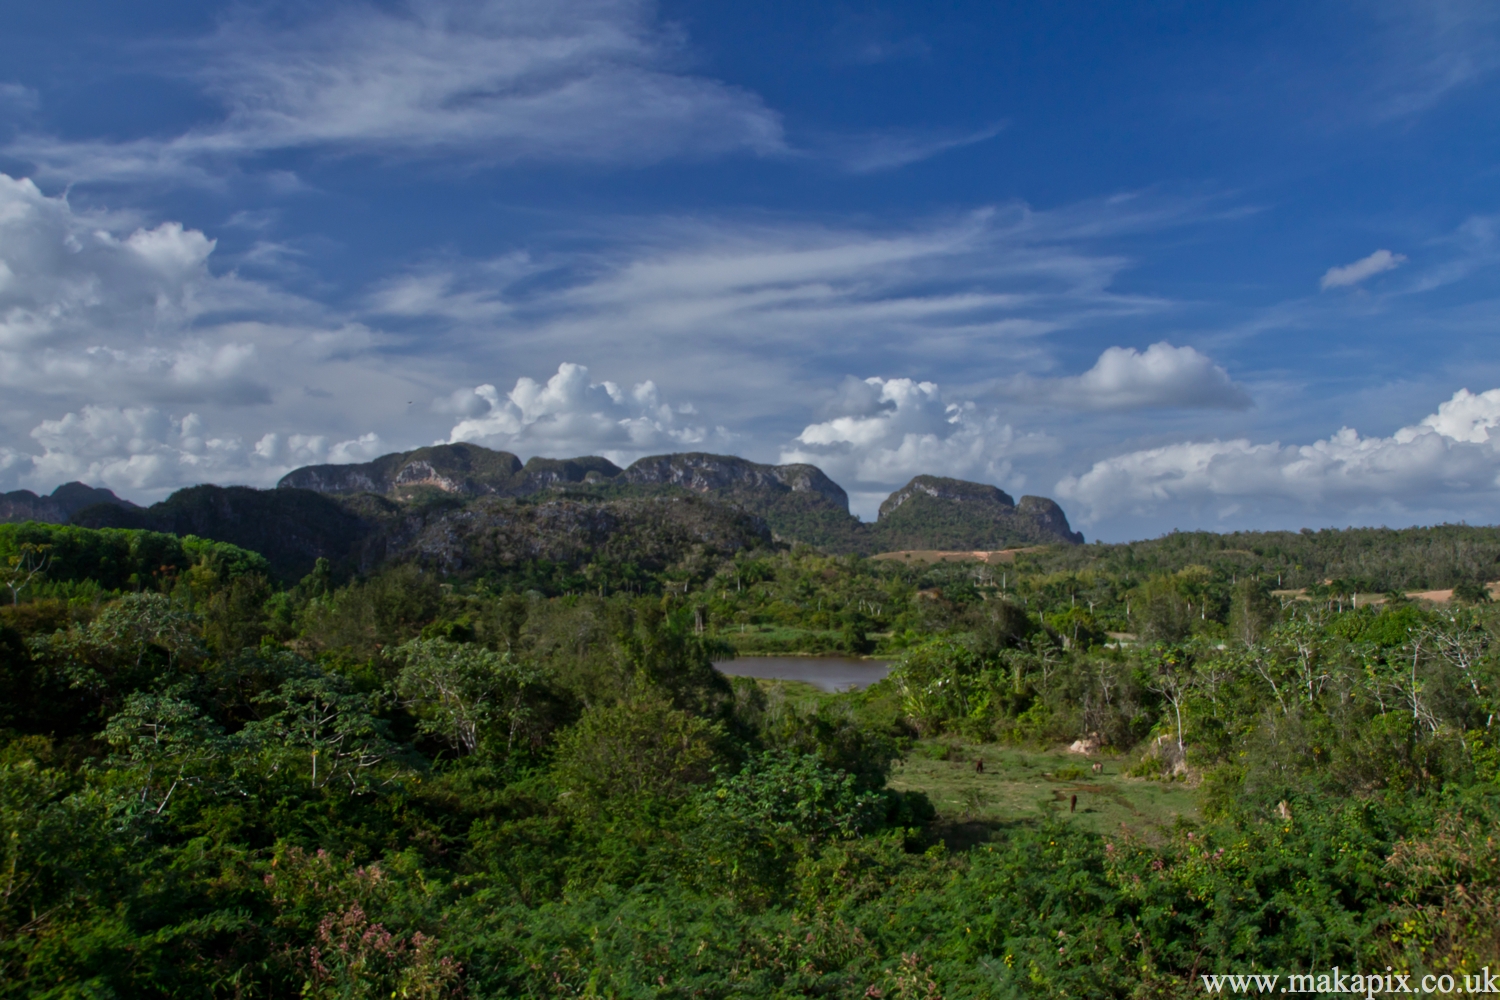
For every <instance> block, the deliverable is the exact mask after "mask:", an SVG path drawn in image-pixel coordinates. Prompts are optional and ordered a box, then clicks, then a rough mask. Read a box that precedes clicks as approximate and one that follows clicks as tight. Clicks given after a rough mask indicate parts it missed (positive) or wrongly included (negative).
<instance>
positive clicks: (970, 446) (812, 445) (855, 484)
mask: <svg viewBox="0 0 1500 1000" xmlns="http://www.w3.org/2000/svg"><path fill="white" fill-rule="evenodd" d="M834 406H835V407H836V408H837V409H839V410H841V411H842V412H841V413H840V414H839V415H837V416H834V417H832V418H831V419H829V420H825V421H823V422H821V423H815V424H809V425H808V426H806V427H805V428H803V430H802V433H801V434H799V435H797V437H796V438H795V439H794V440H793V441H792V442H791V443H790V444H789V445H787V447H785V448H783V449H782V452H781V461H782V462H807V463H811V464H813V465H817V466H818V467H820V468H821V469H823V471H825V472H827V473H828V474H829V475H830V476H832V477H833V479H834V480H835V481H837V482H839V483H840V484H841V485H843V486H845V488H846V489H848V490H849V492H850V505H851V507H853V508H854V509H855V512H856V513H858V514H860V515H861V516H862V517H865V518H867V519H868V518H872V517H873V516H874V514H875V510H876V508H877V507H878V506H879V504H880V502H881V501H882V500H884V499H885V497H886V495H887V494H889V493H890V492H891V491H892V490H894V489H896V488H898V487H900V486H902V485H903V484H904V483H906V481H907V480H909V479H911V477H913V476H916V475H921V474H927V475H937V476H953V477H956V478H962V479H970V480H980V481H985V482H995V483H1000V482H1005V483H1008V484H1009V485H1011V486H1012V487H1013V488H1019V487H1020V486H1021V485H1023V482H1024V480H1023V477H1020V476H1018V475H1016V474H1015V473H1014V470H1013V468H1012V463H1011V460H1012V458H1014V457H1015V456H1018V455H1025V454H1033V453H1036V452H1038V451H1045V450H1049V449H1050V447H1051V442H1050V441H1049V440H1048V439H1047V438H1046V437H1044V436H1041V435H1026V434H1020V433H1017V432H1016V430H1015V429H1014V428H1012V427H1011V426H1010V425H1009V424H1006V423H1003V422H1001V421H1000V420H999V418H998V417H997V416H995V415H994V414H992V413H984V412H982V411H980V409H979V408H978V407H977V406H976V405H975V404H974V403H973V402H970V401H961V402H946V401H945V400H944V399H943V396H942V393H941V392H940V391H939V388H938V386H937V385H936V384H934V383H932V382H918V381H915V380H913V379H909V378H892V379H884V378H878V377H875V378H867V379H864V380H863V381H860V380H858V379H852V378H851V379H848V380H846V381H845V383H844V385H843V387H842V389H841V391H840V393H839V396H838V398H837V400H836V402H835V404H834Z"/></svg>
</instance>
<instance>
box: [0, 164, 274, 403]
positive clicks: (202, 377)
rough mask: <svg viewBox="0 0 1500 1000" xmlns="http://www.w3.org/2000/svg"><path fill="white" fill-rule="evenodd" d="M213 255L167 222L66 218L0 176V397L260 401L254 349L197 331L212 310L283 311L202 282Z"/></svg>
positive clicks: (256, 293)
mask: <svg viewBox="0 0 1500 1000" xmlns="http://www.w3.org/2000/svg"><path fill="white" fill-rule="evenodd" d="M121 232H124V233H125V235H119V233H121ZM214 245H215V244H214V241H213V240H211V239H209V238H208V237H206V236H205V235H204V234H203V233H201V232H198V231H196V230H191V229H186V228H184V227H183V226H182V225H181V224H180V223H176V222H165V223H162V224H160V225H157V226H154V227H147V226H143V225H138V224H136V223H135V222H134V221H133V220H131V219H130V218H128V217H124V216H112V215H109V214H105V213H79V212H75V211H74V210H73V208H72V206H70V205H69V204H68V202H67V200H66V199H64V198H61V197H58V198H49V197H47V196H45V195H43V194H42V193H41V191H39V190H38V189H37V187H36V185H34V184H33V183H32V182H31V181H30V180H25V179H23V180H15V179H12V178H10V177H8V176H6V175H4V174H0V386H5V387H7V388H9V389H10V390H12V391H20V390H25V391H27V392H30V393H37V394H66V393H68V392H70V391H77V390H79V389H84V388H86V389H87V390H88V392H89V393H90V394H91V395H92V397H93V399H95V400H96V401H97V400H99V399H100V393H114V394H115V395H116V396H128V397H129V398H130V399H131V400H132V401H141V400H145V399H159V400H165V399H177V400H195V399H204V398H209V397H214V398H216V399H219V400H221V401H238V402H242V403H253V402H265V401H267V400H268V399H269V395H270V393H269V389H268V387H267V386H266V384H265V382H264V380H263V379H262V378H259V377H257V375H258V373H256V372H255V371H254V368H255V360H256V348H255V346H254V345H253V344H251V343H247V342H244V341H240V340H235V339H231V338H229V337H224V336H219V335H216V331H213V330H211V329H207V328H200V327H199V324H200V320H201V319H202V318H203V317H204V316H205V315H207V314H210V313H212V312H215V311H228V310H233V309H246V308H251V307H254V306H257V305H265V304H269V303H273V302H280V303H282V304H285V302H286V300H285V299H284V297H281V296H278V295H276V293H274V292H271V291H269V290H268V289H264V288H260V287H258V286H254V285H251V284H249V283H246V282H242V281H240V280H239V279H238V278H236V277H234V276H233V275H230V276H223V277H220V276H215V275H214V274H213V273H211V272H210V271H209V269H208V259H209V256H210V255H211V254H212V253H213V250H214Z"/></svg>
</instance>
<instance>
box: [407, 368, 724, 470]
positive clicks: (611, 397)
mask: <svg viewBox="0 0 1500 1000" xmlns="http://www.w3.org/2000/svg"><path fill="white" fill-rule="evenodd" d="M437 408H438V409H440V410H441V411H444V412H450V413H467V414H470V416H468V417H467V419H464V420H461V421H459V422H458V423H457V424H455V425H454V427H453V430H452V432H451V433H450V434H449V436H448V440H449V441H450V442H456V441H469V442H472V443H475V444H482V445H485V446H487V447H491V448H500V449H504V450H506V451H511V452H515V453H517V454H520V455H522V456H523V457H530V456H533V455H542V456H545V457H549V458H572V457H575V456H578V455H584V454H595V455H603V456H605V457H606V458H609V459H610V460H611V461H614V462H617V463H621V464H628V463H629V462H630V461H632V460H634V459H635V458H639V457H640V456H642V455H645V454H648V453H651V452H659V451H681V450H688V449H696V448H699V447H702V446H703V445H704V444H705V442H708V441H710V440H712V441H713V442H714V443H715V445H717V446H722V445H724V444H725V443H727V442H728V440H729V435H728V433H727V432H726V431H725V430H724V429H723V428H722V427H721V428H717V429H715V430H714V431H712V432H711V431H709V430H708V429H707V428H705V427H697V426H679V425H678V423H677V416H678V415H679V414H691V413H692V412H693V409H692V407H691V406H681V407H678V408H676V409H675V410H674V408H673V407H671V406H670V405H668V404H665V403H663V402H661V400H660V399H659V398H658V395H657V390H656V385H655V383H653V382H649V381H647V382H641V383H639V384H637V385H636V386H635V387H634V388H633V389H631V390H629V391H626V390H625V389H623V388H621V387H620V386H618V385H616V384H615V383H613V382H607V381H606V382H591V381H590V380H589V370H588V369H587V368H585V367H583V366H582V365H576V364H569V363H563V364H561V365H559V366H558V368H557V374H556V375H553V376H552V377H551V378H550V379H548V380H547V381H546V383H545V384H543V383H540V382H537V381H536V380H535V379H531V378H526V377H522V378H519V379H517V380H516V384H515V388H513V389H512V390H511V391H510V392H508V393H506V394H505V395H504V396H503V397H502V396H501V395H500V393H499V391H498V390H496V388H495V387H494V386H493V385H481V386H479V387H478V388H476V389H474V390H472V391H468V392H466V391H465V390H460V391H458V392H456V393H454V394H453V395H452V396H449V397H447V398H446V399H442V400H439V402H438V404H437Z"/></svg>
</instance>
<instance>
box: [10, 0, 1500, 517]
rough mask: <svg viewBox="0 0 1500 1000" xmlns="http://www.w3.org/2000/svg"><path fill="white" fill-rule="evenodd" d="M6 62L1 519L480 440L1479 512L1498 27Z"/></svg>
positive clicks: (189, 48)
mask: <svg viewBox="0 0 1500 1000" xmlns="http://www.w3.org/2000/svg"><path fill="white" fill-rule="evenodd" d="M0 67H3V69H0V174H3V175H4V176H0V262H3V266H0V387H3V396H0V488H4V489H14V488H19V487H26V488H31V489H37V490H50V489H51V488H52V487H53V486H55V485H57V484H58V483H59V482H62V481H65V480H70V479H82V480H84V481H86V482H89V483H91V484H96V485H105V486H109V487H111V488H113V489H115V490H116V491H117V492H119V493H121V494H122V495H125V496H129V497H132V498H133V499H137V500H140V501H143V502H144V501H149V500H154V499H157V498H160V497H162V496H165V495H166V494H167V493H169V492H170V491H171V490H173V489H175V488H178V487H180V486H183V485H188V484H191V483H196V482H202V481H212V482H220V483H230V482H243V483H250V484H253V485H270V484H272V483H274V482H275V480H276V479H277V478H278V477H279V476H280V475H281V474H283V473H284V472H285V471H287V470H288V469H290V468H293V467H295V466H298V465H302V464H307V463H310V462H325V461H335V462H339V461H359V460H363V459H365V458H369V457H373V456H374V455H377V454H381V453H384V452H387V451H393V450H398V449H407V448H412V447H417V446H420V445H423V444H429V443H433V442H436V441H448V440H470V441H477V442H479V443H483V444H486V445H490V446H492V447H498V448H506V449H509V450H512V451H515V452H517V453H518V454H520V455H522V456H523V457H529V456H531V455H549V456H566V455H576V454H585V453H599V454H606V455H609V456H610V457H611V458H614V459H615V460H616V461H619V462H622V463H624V462H628V461H630V460H632V459H633V458H635V457H639V456H640V455H644V454H652V453H659V452H664V451H681V450H709V451H722V452H732V453H737V454H742V455H745V456H747V457H751V458H755V459H757V460H762V461H811V462H815V463H817V464H818V465H820V466H822V467H823V468H824V469H825V470H826V471H828V472H829V473H830V475H832V476H833V477H834V478H835V479H836V480H837V481H839V482H840V483H841V484H843V485H844V486H845V487H846V489H848V490H849V491H850V494H851V498H852V500H853V505H854V508H855V509H856V511H857V512H858V513H861V514H862V515H864V516H867V517H868V516H873V512H874V509H875V507H876V506H877V505H878V503H879V501H880V499H881V498H883V497H884V495H885V494H886V493H888V492H889V491H890V490H891V489H893V488H895V487H897V486H899V485H901V484H902V483H904V482H905V481H906V480H907V479H909V478H910V477H911V476H912V475H914V474H917V473H921V472H928V473H935V474H944V475H953V476H959V477H962V478H968V479H977V480H983V481H988V482H993V483H996V484H998V485H1000V486H1001V487H1003V488H1005V489H1006V490H1008V491H1010V492H1012V493H1013V494H1016V495H1020V494H1022V493H1037V494H1042V495H1047V496H1052V497H1055V498H1056V499H1058V500H1059V501H1060V502H1061V503H1062V504H1063V505H1064V507H1065V509H1066V510H1067V511H1068V512H1069V514H1070V516H1071V517H1072V519H1073V521H1074V523H1075V524H1077V525H1080V526H1082V528H1083V530H1084V531H1085V533H1086V534H1087V535H1088V536H1089V537H1090V538H1094V537H1100V538H1104V539H1107V540H1123V539H1126V538H1132V537H1143V536H1149V535H1154V534H1157V533H1160V532H1162V531H1166V530H1170V529H1172V528H1192V527H1206V528H1212V529H1216V530H1232V529H1237V528H1265V527H1293V528H1295V527H1302V526H1315V527H1316V526H1324V525H1335V526H1343V525H1346V524H1392V525H1404V524H1412V523H1430V522H1435V521H1443V520H1459V519H1465V520H1468V521H1470V522H1471V523H1492V522H1494V521H1495V514H1494V511H1495V509H1496V503H1497V501H1500V485H1497V477H1500V452H1497V450H1496V446H1497V443H1500V430H1496V428H1497V427H1500V351H1497V348H1496V346H1495V345H1496V339H1495V333H1496V330H1497V319H1500V300H1497V273H1500V269H1497V263H1500V244H1497V226H1500V184H1497V180H1500V176H1497V165H1500V156H1497V153H1500V129H1497V128H1496V127H1495V124H1494V118H1495V112H1494V110H1493V109H1494V108H1495V107H1497V106H1500V100H1497V98H1500V8H1496V7H1495V6H1494V5H1493V4H1487V3H1482V2H1463V0H1451V2H1408V3H1379V2H1364V3H1354V2H1329V3H1306V2H1304V3H1272V2H1266V3H1254V4H1208V3H1188V2H1178V3H1154V4H1133V5H1132V4H1117V5H1105V6H1101V5H1098V4H1086V3H1054V4H1034V3H1033V4H1017V3H983V4H980V3H975V4H963V3H950V4H941V5H937V4H896V3H891V4H862V5H851V4H831V3H830V4H817V3H812V4H809V3H806V2H802V3H795V4H794V3H781V2H773V3H758V4H753V5H752V4H742V5H733V6H731V5H722V4H699V3H685V2H673V3H662V4H651V3H644V2H615V0H550V2H534V0H526V2H421V3H359V2H349V3H341V4H328V5H316V6H314V5H303V4H280V5H278V4H233V5H215V4H210V3H194V4H187V3H166V2H162V3H156V4H152V5H149V6H148V7H146V8H139V7H137V8H135V9H124V8H121V7H120V5H118V4H105V3H82V2H78V3H58V4H52V5H31V6H30V7H26V8H17V9H16V10H15V11H11V12H8V15H7V30H6V32H5V33H4V35H3V36H0ZM1492 432H1493V433H1495V434H1496V441H1495V442H1492V441H1491V437H1490V435H1491V433H1492Z"/></svg>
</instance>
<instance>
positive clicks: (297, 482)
mask: <svg viewBox="0 0 1500 1000" xmlns="http://www.w3.org/2000/svg"><path fill="white" fill-rule="evenodd" d="M619 474H620V468H619V466H617V465H615V464H614V463H613V462H611V461H609V459H607V458H598V457H594V456H590V457H587V458H570V459H564V460H561V461H559V460H558V459H553V458H533V459H532V460H531V461H529V462H527V463H526V464H525V465H522V464H521V460H520V459H519V458H517V457H516V456H514V455H512V454H511V453H510V452H508V451H491V450H490V449H488V448H481V447H480V446H479V445H475V444H439V445H433V446H432V447H430V448H418V449H417V450H416V451H405V452H397V453H395V454H392V455H382V456H381V457H380V458H377V459H375V460H374V461H373V462H361V463H358V464H355V465H309V466H305V467H303V468H301V469H294V470H293V471H291V472H289V473H287V474H286V475H285V476H283V477H282V478H281V482H279V483H277V484H276V485H277V486H278V487H279V488H282V489H299V490H313V491H315V492H318V493H333V494H350V493H379V494H381V495H384V496H391V497H394V498H396V499H406V498H409V497H411V496H413V495H415V494H416V493H419V492H421V491H422V490H424V489H425V490H437V491H440V492H443V493H456V494H462V495H466V496H502V497H524V496H531V495H532V494H533V493H540V492H541V491H543V490H546V489H550V488H551V487H554V486H558V485H562V484H568V483H592V482H603V481H608V480H612V479H613V478H614V477H616V476H618V475H619Z"/></svg>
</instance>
